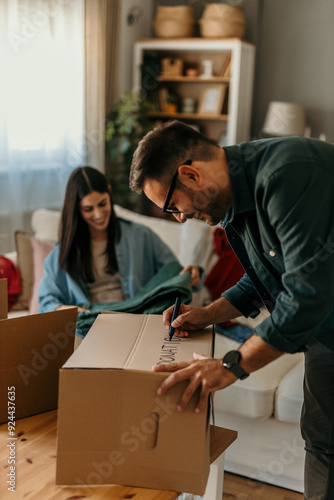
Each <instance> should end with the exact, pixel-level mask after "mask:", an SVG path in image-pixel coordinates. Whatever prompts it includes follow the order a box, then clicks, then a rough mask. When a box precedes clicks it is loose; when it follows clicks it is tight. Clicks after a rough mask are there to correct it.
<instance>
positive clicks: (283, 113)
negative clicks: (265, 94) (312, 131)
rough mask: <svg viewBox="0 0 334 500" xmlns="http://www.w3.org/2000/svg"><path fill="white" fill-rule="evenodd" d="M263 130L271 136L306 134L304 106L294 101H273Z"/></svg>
mask: <svg viewBox="0 0 334 500" xmlns="http://www.w3.org/2000/svg"><path fill="white" fill-rule="evenodd" d="M262 130H263V132H264V133H265V134H268V135H271V136H283V135H304V131H305V111H304V108H303V106H301V105H300V104H296V103H294V102H281V101H272V102H271V103H270V104H269V106H268V111H267V114H266V118H265V120H264V125H263V129H262Z"/></svg>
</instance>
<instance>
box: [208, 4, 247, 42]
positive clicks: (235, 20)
mask: <svg viewBox="0 0 334 500" xmlns="http://www.w3.org/2000/svg"><path fill="white" fill-rule="evenodd" d="M199 24H200V33H201V36H202V37H205V38H233V37H236V38H242V37H243V36H244V34H245V30H246V21H245V17H244V13H243V11H242V9H240V7H235V6H233V5H227V4H217V3H215V4H207V5H206V6H205V8H204V11H203V15H202V17H201V19H200V20H199Z"/></svg>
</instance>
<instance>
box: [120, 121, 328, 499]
mask: <svg viewBox="0 0 334 500" xmlns="http://www.w3.org/2000/svg"><path fill="white" fill-rule="evenodd" d="M130 187H131V189H132V190H134V191H136V192H138V193H140V192H142V191H144V193H145V194H146V196H147V197H148V198H149V199H150V200H151V201H153V202H154V203H155V204H156V205H158V206H159V207H160V208H162V210H163V212H170V213H173V215H174V217H175V218H176V219H177V220H178V221H179V222H185V221H186V220H187V219H188V218H192V217H196V218H199V219H202V220H204V221H205V222H206V223H208V224H210V225H216V224H218V223H219V222H220V221H221V224H222V226H223V228H225V231H226V234H227V237H228V239H229V242H230V244H231V246H232V247H233V250H234V251H235V253H236V254H237V256H238V258H239V260H240V261H241V263H242V265H243V267H244V269H245V271H246V274H245V275H244V276H243V278H242V279H241V280H240V281H239V282H238V283H237V285H235V286H234V287H232V288H231V289H230V290H228V291H226V292H224V293H223V294H222V297H221V298H220V299H218V300H217V301H215V302H213V303H212V304H210V305H209V306H207V307H205V308H193V307H190V306H186V305H182V309H181V314H179V316H178V317H177V318H176V319H175V321H174V322H173V326H175V327H176V328H177V334H178V335H180V336H187V335H188V332H189V331H190V330H194V329H199V328H203V327H205V326H207V325H209V324H212V323H221V322H223V321H227V320H230V319H233V318H235V317H237V316H240V315H242V314H243V315H244V316H246V317H248V316H251V317H256V316H257V315H258V314H259V309H260V308H261V307H263V306H265V307H267V308H268V310H269V311H270V312H271V315H270V316H269V317H268V318H266V319H265V320H264V321H263V322H262V323H261V324H260V325H259V326H257V327H256V328H255V330H254V334H253V335H252V336H251V337H250V338H249V339H248V340H247V341H246V342H244V343H243V344H242V345H241V346H240V348H239V349H238V351H230V352H229V353H227V355H226V356H225V357H224V359H223V360H218V359H211V358H204V357H203V356H201V355H198V354H196V355H194V360H192V361H189V362H184V363H176V364H173V365H172V366H171V365H160V366H159V367H155V370H156V371H171V372H172V374H171V375H170V376H169V377H168V378H167V379H166V380H165V382H164V383H163V384H162V385H161V386H160V388H159V390H158V394H163V393H164V392H165V391H166V390H168V389H169V388H170V387H172V386H173V385H174V384H176V383H178V382H180V381H181V380H189V384H188V386H187V389H186V390H185V392H184V394H183V396H182V398H181V401H180V403H179V407H178V409H179V410H180V411H181V410H182V409H184V407H185V406H186V405H187V403H188V402H189V400H190V398H191V396H192V395H193V393H194V391H195V390H196V389H197V388H198V387H199V386H200V387H201V396H200V399H199V402H198V404H197V407H196V410H195V411H196V412H199V411H201V410H202V409H203V407H204V405H205V402H206V399H207V397H208V395H209V393H210V392H211V391H215V390H218V389H223V388H224V387H227V386H228V385H230V384H232V383H233V382H235V380H237V378H241V379H243V378H246V377H247V376H248V374H249V373H251V372H253V371H255V370H257V369H259V368H261V367H262V366H264V365H266V364H268V363H269V362H271V361H272V360H274V359H276V358H278V357H279V356H281V355H282V353H283V352H290V353H293V352H297V351H305V384H304V406H303V413H302V420H301V427H302V434H303V437H304V439H305V442H306V448H305V449H306V463H305V493H304V494H305V499H307V500H329V499H333V498H334V311H333V299H334V189H333V188H334V145H331V144H328V143H325V142H321V141H316V140H313V139H305V138H301V137H291V138H279V139H264V140H259V141H254V142H249V143H243V144H240V145H238V146H229V147H225V148H224V149H222V148H220V147H218V146H217V145H216V144H215V143H213V142H212V141H210V140H208V139H206V138H205V137H204V136H202V135H201V134H200V133H198V132H197V131H195V130H194V129H192V128H191V127H189V126H187V125H185V124H183V123H181V122H178V121H173V122H169V123H167V124H165V125H162V126H160V127H157V128H156V129H154V130H153V131H152V132H150V133H149V134H147V136H145V137H144V139H143V140H142V141H141V142H140V143H139V145H138V148H137V150H136V152H135V155H134V158H133V162H132V166H131V172H130ZM171 313H172V308H170V309H168V310H167V311H165V313H164V318H163V321H164V323H165V325H166V326H167V327H169V324H170V320H171Z"/></svg>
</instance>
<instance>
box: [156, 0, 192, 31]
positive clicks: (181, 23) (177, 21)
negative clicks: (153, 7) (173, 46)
mask: <svg viewBox="0 0 334 500" xmlns="http://www.w3.org/2000/svg"><path fill="white" fill-rule="evenodd" d="M194 28H195V16H194V9H193V7H189V6H188V5H179V6H176V7H162V6H160V5H159V6H158V7H157V13H156V16H155V19H154V32H155V36H156V37H158V38H185V37H192V36H193V35H194Z"/></svg>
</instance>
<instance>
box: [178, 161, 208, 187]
mask: <svg viewBox="0 0 334 500" xmlns="http://www.w3.org/2000/svg"><path fill="white" fill-rule="evenodd" d="M179 178H180V181H181V182H182V184H183V185H184V186H186V187H190V188H195V184H197V186H201V185H202V183H203V175H202V172H201V170H200V169H199V168H197V167H196V166H194V165H193V164H191V165H181V166H180V167H179Z"/></svg>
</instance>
